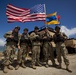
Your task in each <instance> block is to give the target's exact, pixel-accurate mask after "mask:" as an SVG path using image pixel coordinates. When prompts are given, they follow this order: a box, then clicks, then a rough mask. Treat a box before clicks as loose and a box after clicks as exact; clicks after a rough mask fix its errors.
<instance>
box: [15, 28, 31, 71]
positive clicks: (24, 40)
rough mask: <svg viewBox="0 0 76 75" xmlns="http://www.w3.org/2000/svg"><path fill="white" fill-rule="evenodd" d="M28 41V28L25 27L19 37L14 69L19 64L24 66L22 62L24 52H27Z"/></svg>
mask: <svg viewBox="0 0 76 75" xmlns="http://www.w3.org/2000/svg"><path fill="white" fill-rule="evenodd" d="M29 42H30V40H29V34H28V29H27V28H25V29H24V32H23V33H22V35H21V38H20V49H19V50H18V57H17V66H16V68H15V69H16V70H17V69H18V68H19V66H20V64H21V66H22V67H23V68H26V66H25V64H24V63H25V57H26V54H27V52H28V46H29Z"/></svg>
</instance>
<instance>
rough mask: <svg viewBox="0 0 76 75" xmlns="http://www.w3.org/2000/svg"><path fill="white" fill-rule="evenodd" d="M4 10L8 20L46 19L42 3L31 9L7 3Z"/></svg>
mask: <svg viewBox="0 0 76 75" xmlns="http://www.w3.org/2000/svg"><path fill="white" fill-rule="evenodd" d="M6 10H7V11H6V15H7V18H8V22H17V21H19V22H28V21H45V19H46V14H45V9H44V4H38V5H35V6H34V7H32V8H31V9H23V8H17V7H15V6H13V5H11V4H9V5H7V8H6Z"/></svg>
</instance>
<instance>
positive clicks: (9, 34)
mask: <svg viewBox="0 0 76 75" xmlns="http://www.w3.org/2000/svg"><path fill="white" fill-rule="evenodd" d="M11 35H12V31H9V32H7V33H5V34H4V38H9V37H10V36H11Z"/></svg>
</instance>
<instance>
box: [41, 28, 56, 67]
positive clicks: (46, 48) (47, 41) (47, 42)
mask: <svg viewBox="0 0 76 75" xmlns="http://www.w3.org/2000/svg"><path fill="white" fill-rule="evenodd" d="M42 38H43V54H44V57H45V62H46V65H45V67H46V68H48V59H49V56H50V59H51V61H52V65H53V66H55V65H56V64H55V60H54V51H53V48H52V44H51V41H52V36H51V35H50V34H49V30H48V29H47V28H45V29H44V34H43V35H42Z"/></svg>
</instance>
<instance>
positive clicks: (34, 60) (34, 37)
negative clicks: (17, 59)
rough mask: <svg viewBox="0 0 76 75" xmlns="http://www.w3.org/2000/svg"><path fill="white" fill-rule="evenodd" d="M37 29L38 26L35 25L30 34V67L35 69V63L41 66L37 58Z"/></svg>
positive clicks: (38, 52)
mask: <svg viewBox="0 0 76 75" xmlns="http://www.w3.org/2000/svg"><path fill="white" fill-rule="evenodd" d="M38 31H39V28H38V27H37V26H36V27H35V28H34V32H32V33H31V34H30V39H31V41H32V68H33V69H36V66H35V64H36V63H37V64H38V65H39V66H40V67H41V64H40V60H39V58H40V46H41V43H40V40H39V39H40V38H39V37H40V36H39V34H38Z"/></svg>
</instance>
